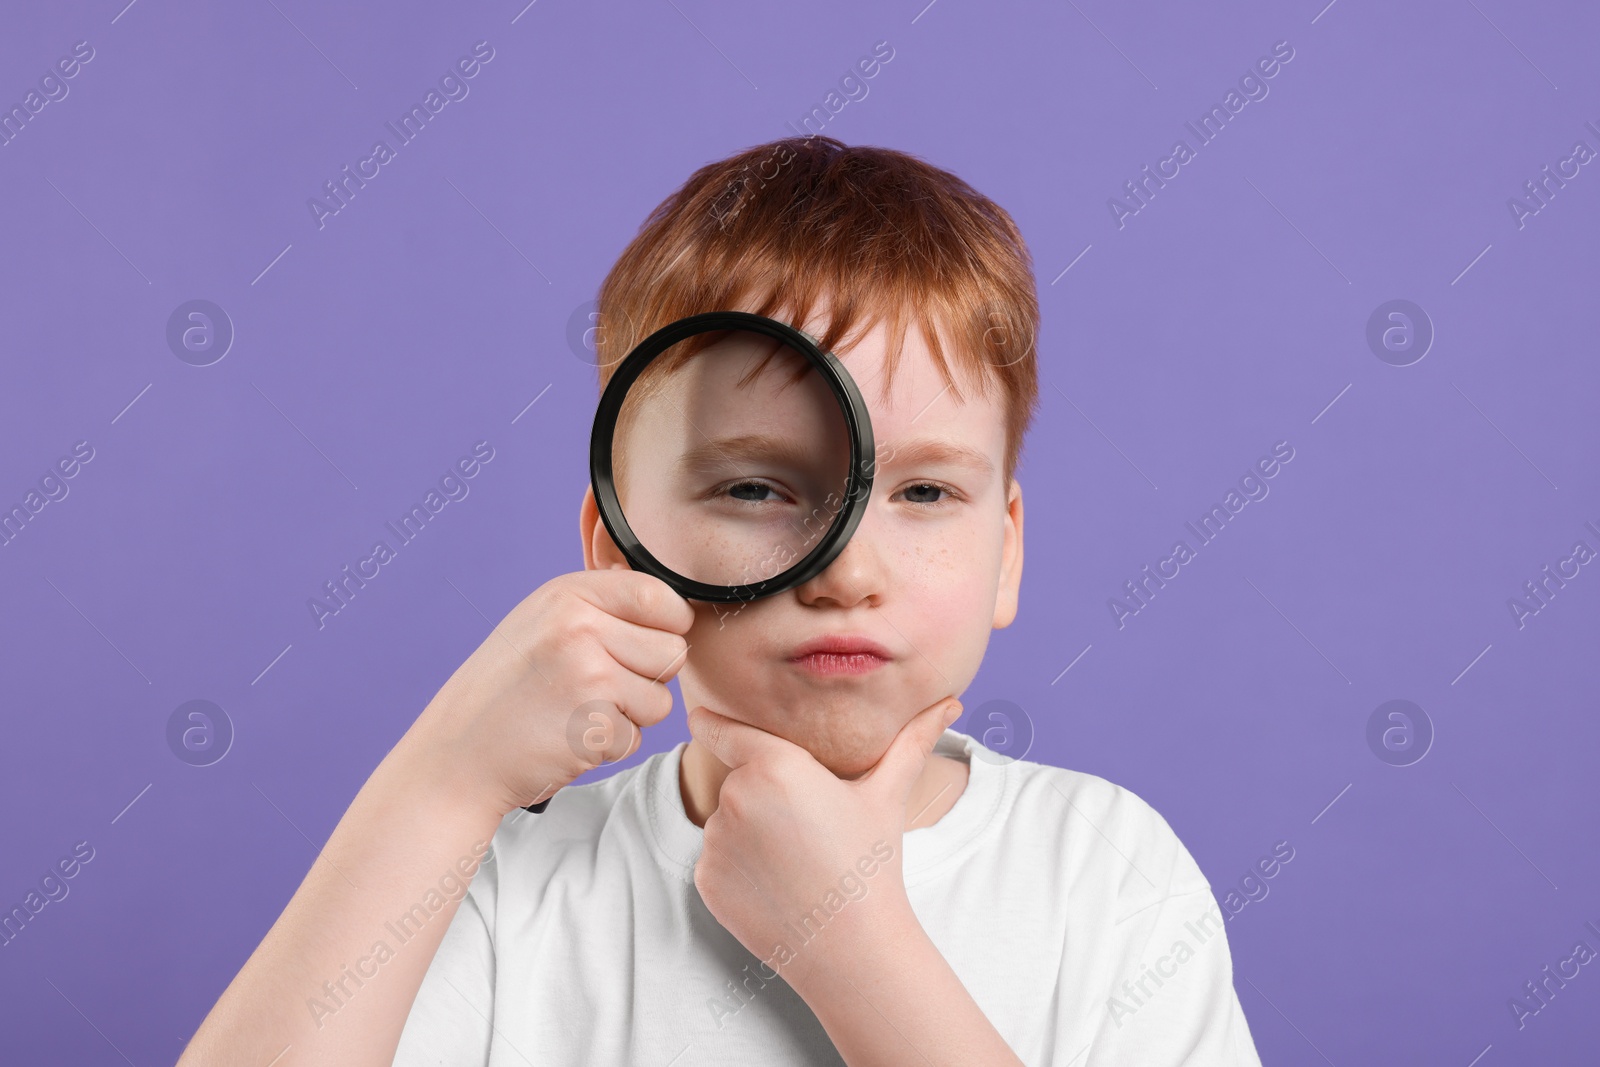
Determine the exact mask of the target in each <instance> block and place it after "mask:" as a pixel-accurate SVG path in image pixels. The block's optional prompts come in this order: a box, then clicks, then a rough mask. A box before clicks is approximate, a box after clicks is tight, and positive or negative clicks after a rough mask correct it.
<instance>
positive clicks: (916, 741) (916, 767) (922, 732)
mask: <svg viewBox="0 0 1600 1067" xmlns="http://www.w3.org/2000/svg"><path fill="white" fill-rule="evenodd" d="M960 717H961V701H959V700H957V699H956V698H955V697H945V698H944V699H942V700H939V701H937V702H935V703H934V704H932V705H930V706H928V707H926V708H924V709H922V711H920V712H918V713H917V715H916V717H915V718H913V719H912V720H911V721H910V722H908V723H906V724H905V726H903V727H901V729H900V733H899V735H898V736H896V737H895V739H894V741H893V742H892V743H891V744H890V745H889V751H887V752H885V753H884V754H883V758H882V759H880V760H878V762H877V764H876V765H874V766H873V768H872V770H871V771H870V772H869V773H868V774H867V776H866V777H867V778H868V780H870V781H874V782H876V781H880V780H881V781H882V782H884V783H886V788H890V789H894V790H898V792H897V793H896V796H905V795H909V794H910V792H911V783H912V782H914V781H916V779H917V775H919V774H921V773H922V768H923V767H925V766H927V763H928V757H929V756H930V755H931V754H932V753H933V746H934V745H936V744H938V743H939V738H940V737H941V736H943V734H944V731H945V729H946V727H948V726H949V725H950V724H951V723H953V722H955V721H956V719H958V718H960Z"/></svg>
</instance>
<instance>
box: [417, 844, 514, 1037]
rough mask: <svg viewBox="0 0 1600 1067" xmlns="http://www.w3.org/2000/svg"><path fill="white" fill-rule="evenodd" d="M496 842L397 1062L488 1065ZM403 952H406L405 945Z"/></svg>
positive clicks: (427, 980) (448, 933)
mask: <svg viewBox="0 0 1600 1067" xmlns="http://www.w3.org/2000/svg"><path fill="white" fill-rule="evenodd" d="M493 857H494V850H493V847H492V846H491V848H490V851H489V853H488V855H487V856H486V857H485V860H484V863H483V864H482V865H481V866H480V867H479V868H478V870H477V872H476V874H475V875H474V876H473V879H472V884H471V885H470V886H469V887H468V889H467V894H466V896H464V897H462V899H461V904H460V906H459V907H458V908H457V909H456V913H455V916H454V917H453V918H452V919H451V920H450V926H449V927H448V928H447V929H446V930H445V934H444V940H443V941H441V942H440V943H439V951H438V952H437V953H435V954H434V957H433V962H432V963H431V964H430V965H429V966H428V971H427V973H426V974H425V975H424V976H423V979H422V986H421V988H419V989H418V990H417V998H416V1000H414V1001H412V1004H411V1014H410V1015H409V1016H407V1018H406V1025H405V1029H404V1030H403V1031H402V1032H401V1034H400V1044H399V1046H398V1047H397V1048H396V1050H395V1056H394V1060H393V1063H394V1065H395V1067H488V1063H489V1037H490V1034H491V1033H493V1031H494V962H495V961H494V937H493V928H492V923H491V921H492V917H493V915H494V913H495V912H494V899H495V895H496V894H495V889H496V885H497V882H498V878H497V875H498V869H497V868H498V864H497V863H496V862H494V861H493ZM401 951H404V949H402V950H401Z"/></svg>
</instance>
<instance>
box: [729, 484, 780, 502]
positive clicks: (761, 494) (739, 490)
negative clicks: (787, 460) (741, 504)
mask: <svg viewBox="0 0 1600 1067" xmlns="http://www.w3.org/2000/svg"><path fill="white" fill-rule="evenodd" d="M769 493H772V486H770V485H766V484H765V483H762V482H739V483H738V484H737V485H731V486H729V487H728V495H729V496H731V497H733V498H734V499H735V500H749V501H753V502H760V501H764V500H767V499H770V498H769V497H768V496H767V494H769Z"/></svg>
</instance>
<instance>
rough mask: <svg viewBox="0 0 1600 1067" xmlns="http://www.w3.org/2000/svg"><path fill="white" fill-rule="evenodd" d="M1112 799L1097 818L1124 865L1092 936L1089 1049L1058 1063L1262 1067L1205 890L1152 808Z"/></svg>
mask: <svg viewBox="0 0 1600 1067" xmlns="http://www.w3.org/2000/svg"><path fill="white" fill-rule="evenodd" d="M1117 794H1118V795H1117V798H1116V801H1115V803H1113V804H1112V805H1111V806H1110V810H1107V811H1106V812H1105V813H1104V816H1103V818H1104V821H1105V826H1106V833H1107V835H1108V840H1114V841H1117V842H1119V843H1120V844H1121V845H1122V847H1123V848H1124V849H1125V851H1126V855H1125V856H1124V857H1123V859H1124V861H1125V862H1123V863H1122V864H1121V865H1120V866H1121V873H1120V875H1119V880H1118V884H1117V886H1116V889H1115V891H1114V893H1112V894H1108V898H1109V899H1111V900H1114V901H1115V903H1114V905H1112V906H1111V907H1110V908H1108V912H1109V914H1108V915H1103V916H1102V917H1101V918H1100V919H1099V922H1098V924H1097V925H1098V927H1099V929H1098V930H1096V931H1095V933H1094V934H1093V935H1092V941H1093V942H1095V943H1096V944H1095V948H1096V949H1097V950H1098V951H1096V953H1095V954H1096V955H1097V956H1098V957H1099V962H1100V963H1101V964H1102V965H1101V966H1099V967H1096V968H1095V971H1096V972H1097V974H1096V978H1095V985H1097V986H1098V987H1099V988H1100V989H1101V990H1103V992H1102V993H1101V997H1102V998H1103V1000H1102V1001H1101V1002H1102V1004H1103V1008H1100V1009H1099V1010H1097V1011H1096V1012H1095V1014H1094V1015H1093V1016H1092V1018H1095V1019H1096V1020H1097V1023H1096V1025H1095V1026H1094V1028H1093V1029H1094V1032H1093V1034H1092V1037H1091V1038H1090V1039H1089V1040H1087V1045H1088V1048H1087V1051H1086V1052H1085V1053H1084V1054H1083V1055H1082V1056H1081V1057H1077V1058H1074V1059H1073V1060H1072V1061H1071V1063H1070V1064H1066V1063H1064V1064H1063V1067H1121V1065H1124V1064H1139V1065H1140V1067H1178V1065H1180V1064H1182V1065H1184V1067H1261V1061H1260V1059H1259V1057H1258V1056H1257V1054H1256V1050H1255V1043H1254V1041H1253V1040H1252V1038H1251V1035H1250V1028H1249V1025H1248V1023H1247V1022H1246V1021H1245V1017H1244V1010H1243V1008H1242V1007H1241V1005H1240V1003H1239V997H1238V994H1237V993H1236V992H1235V990H1234V985H1233V960H1232V956H1231V954H1230V953H1229V950H1228V936H1227V932H1226V930H1225V920H1224V918H1223V913H1222V909H1221V908H1220V907H1219V906H1218V904H1217V902H1216V898H1215V897H1214V896H1213V895H1212V893H1211V886H1210V884H1209V883H1208V882H1207V880H1206V877H1205V875H1204V873H1203V872H1202V871H1201V870H1200V867H1199V865H1198V864H1196V863H1195V861H1194V858H1193V857H1192V856H1191V855H1190V854H1189V850H1188V849H1187V848H1185V847H1184V845H1183V843H1182V842H1181V841H1180V840H1179V839H1178V836H1177V834H1176V833H1174V832H1173V830H1172V828H1171V826H1169V825H1168V824H1167V821H1166V820H1165V819H1164V818H1162V816H1161V815H1160V814H1159V813H1158V812H1157V811H1156V810H1155V809H1154V808H1152V807H1151V806H1150V805H1149V804H1147V803H1146V802H1145V801H1144V800H1142V799H1140V798H1139V797H1138V796H1136V795H1135V794H1133V793H1132V792H1130V791H1128V790H1125V789H1120V788H1119V789H1118V790H1117ZM1069 947H1070V946H1069ZM1087 947H1088V946H1086V945H1084V944H1083V943H1082V941H1080V948H1087ZM1084 1043H1085V1042H1079V1043H1078V1045H1082V1044H1084ZM1078 1045H1075V1046H1074V1047H1075V1048H1076V1047H1078ZM1070 1051H1071V1050H1069V1052H1070Z"/></svg>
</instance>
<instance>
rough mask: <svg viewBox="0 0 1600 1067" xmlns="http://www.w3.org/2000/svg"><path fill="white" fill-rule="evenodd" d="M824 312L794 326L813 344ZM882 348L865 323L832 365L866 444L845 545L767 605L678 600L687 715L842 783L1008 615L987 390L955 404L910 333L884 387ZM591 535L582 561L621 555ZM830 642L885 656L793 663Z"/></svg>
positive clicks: (975, 662) (1009, 526) (952, 690)
mask: <svg viewBox="0 0 1600 1067" xmlns="http://www.w3.org/2000/svg"><path fill="white" fill-rule="evenodd" d="M826 311H827V309H826V308H822V309H820V310H819V312H818V313H817V314H816V315H815V317H814V318H813V320H812V322H810V323H808V324H807V325H806V326H805V327H804V328H805V329H806V330H807V331H808V332H810V333H811V334H813V335H815V336H821V334H822V332H823V329H824V324H825V321H826V319H825V315H826ZM887 349H888V337H887V330H886V327H885V326H884V325H883V324H882V323H879V324H877V325H876V326H875V328H874V329H873V331H872V332H870V333H868V334H867V335H866V336H865V337H863V338H862V339H861V340H860V341H859V342H858V343H857V344H856V345H855V346H854V347H853V348H851V349H850V350H849V351H848V352H847V353H844V354H841V355H840V356H839V358H840V360H841V361H842V362H843V363H844V365H845V367H846V368H847V369H848V370H849V372H850V375H851V377H853V378H854V379H855V381H856V383H857V385H858V386H859V387H860V390H861V394H862V397H863V399H864V400H865V401H866V404H867V407H868V410H869V412H870V414H871V418H872V430H873V436H874V439H875V445H876V450H877V457H876V458H877V466H876V469H875V472H874V477H873V486H872V494H871V496H870V497H869V499H868V502H867V506H866V509H865V511H864V512H863V515H862V519H861V522H860V525H859V526H858V527H857V528H856V530H855V532H854V534H853V535H852V536H851V537H850V540H849V541H848V543H847V544H846V545H845V548H844V550H843V551H842V552H841V553H840V554H839V555H838V557H837V558H835V559H834V561H833V562H832V563H831V564H830V565H829V566H828V567H827V568H826V569H825V570H823V571H822V572H821V573H820V574H818V575H816V576H815V577H813V578H811V579H810V580H809V581H807V582H805V583H804V584H802V585H800V586H797V587H795V588H794V589H790V590H788V591H786V592H783V593H779V594H777V595H775V596H770V597H764V598H762V599H760V600H755V601H751V602H749V603H745V604H717V605H712V604H706V603H702V602H700V601H691V602H690V603H691V604H692V605H693V606H694V609H695V615H696V619H695V624H694V627H693V628H692V629H691V630H690V632H689V634H688V635H687V639H688V642H689V654H688V659H687V661H686V663H685V664H684V666H683V668H682V669H681V670H680V671H679V673H678V681H679V685H680V687H681V689H682V692H683V697H684V700H685V702H686V705H687V706H691V707H692V706H694V705H696V704H703V705H705V706H706V707H709V708H711V709H712V710H713V711H717V712H720V713H722V714H723V715H727V716H729V717H730V718H734V719H738V720H740V721H742V722H746V723H749V724H751V725H752V726H756V727H758V728H760V729H762V730H766V731H767V732H769V733H773V734H777V735H779V736H780V737H783V738H785V739H787V740H789V741H791V742H793V743H795V744H797V745H800V746H801V747H803V748H805V749H807V750H808V751H809V752H810V753H811V754H812V755H813V756H814V757H815V758H816V759H817V760H818V761H819V762H821V763H822V764H823V765H824V766H826V767H828V768H829V769H830V770H831V771H833V772H834V773H835V774H837V775H839V776H841V777H854V776H856V775H858V774H860V773H862V772H863V771H865V770H867V769H868V768H870V767H871V766H872V765H873V764H874V763H876V762H877V760H878V759H879V758H880V757H881V756H882V755H883V753H884V752H885V751H886V750H887V748H888V746H889V744H890V742H892V741H893V740H894V737H895V735H896V734H897V733H898V732H899V731H900V729H901V728H902V727H903V726H905V724H906V723H907V722H909V721H910V720H911V719H912V718H913V717H914V716H915V715H916V714H917V713H918V712H920V711H922V710H923V709H924V708H926V707H927V706H929V705H930V704H932V703H934V702H935V701H937V700H939V699H940V698H941V697H944V696H947V695H956V696H959V695H960V694H961V693H962V692H963V691H964V690H965V689H966V687H967V685H968V684H969V683H970V682H971V681H972V678H973V676H974V675H975V674H976V673H977V671H978V666H979V664H980V663H981V662H982V660H983V653H984V649H985V647H986V646H987V644H988V639H989V633H990V631H991V629H994V628H997V627H1001V626H1006V625H1008V624H1009V623H1010V622H1011V620H1012V619H1013V618H1014V617H1015V614H1016V602H1017V588H1018V581H1019V578H1020V575H1021V570H1022V499H1021V489H1020V487H1019V486H1018V485H1017V484H1016V482H1015V481H1014V480H1013V481H1012V482H1011V483H1010V484H1009V485H1007V484H1005V483H1003V482H1002V479H1001V475H1002V467H1003V463H1004V460H1005V448H1006V426H1005V411H1004V407H1003V399H1002V398H1001V396H1000V395H999V391H998V389H995V388H993V387H991V395H990V396H989V397H987V398H983V397H979V396H977V395H976V391H975V390H974V389H973V388H972V387H971V385H970V383H969V382H968V381H965V380H962V379H959V378H958V381H959V382H960V385H961V388H962V393H963V397H964V401H963V402H961V403H957V402H956V400H955V398H954V397H953V396H952V395H951V393H950V391H949V390H948V388H947V387H946V385H945V381H944V377H943V375H942V374H941V373H940V372H939V370H938V368H937V367H936V366H935V365H934V363H933V358H932V355H931V354H930V353H929V351H928V349H927V346H926V344H925V342H924V339H923V338H922V336H921V334H920V332H919V331H918V330H917V329H915V327H913V328H912V329H911V330H909V331H908V333H907V335H906V339H905V345H904V347H903V349H902V350H901V353H900V359H899V363H898V365H897V367H896V369H895V376H894V381H893V384H892V385H891V386H890V387H889V390H888V392H887V394H884V393H883V373H882V372H883V361H884V356H885V355H886V354H887ZM947 359H948V353H947ZM956 373H957V374H958V375H959V374H960V373H961V372H960V371H959V370H957V371H956ZM589 533H590V537H591V552H590V559H591V563H592V565H596V566H607V565H614V564H615V563H617V562H618V561H620V560H621V559H622V557H621V555H620V553H618V552H617V550H616V548H615V546H614V545H613V544H612V543H611V541H610V538H609V536H608V535H607V534H606V532H605V528H604V526H603V525H601V524H598V523H596V524H595V525H594V526H593V527H592V529H591V530H590V531H589ZM623 565H626V564H625V563H624V564H623ZM832 636H841V637H850V638H864V639H866V640H867V641H870V642H873V643H875V644H876V645H878V646H881V648H882V650H883V651H884V652H885V653H886V657H885V658H875V657H860V656H857V657H852V658H849V659H841V658H839V657H807V658H802V659H799V660H797V659H796V658H795V657H796V652H797V650H798V649H799V647H800V646H801V645H803V644H806V643H808V642H812V641H814V640H816V639H817V638H823V637H832Z"/></svg>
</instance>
